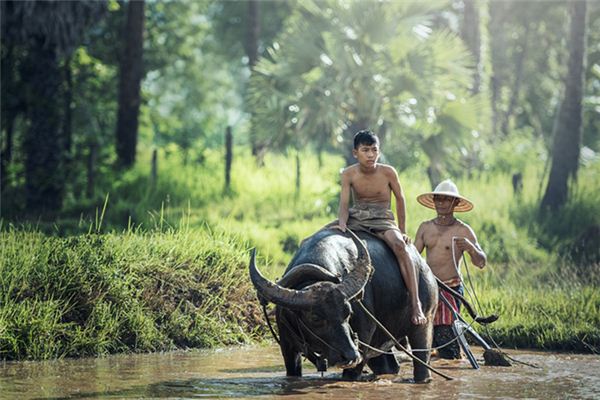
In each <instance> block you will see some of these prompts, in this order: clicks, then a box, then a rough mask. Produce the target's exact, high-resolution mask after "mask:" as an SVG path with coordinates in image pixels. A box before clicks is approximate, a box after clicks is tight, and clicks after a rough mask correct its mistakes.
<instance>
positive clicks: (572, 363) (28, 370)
mask: <svg viewBox="0 0 600 400" xmlns="http://www.w3.org/2000/svg"><path fill="white" fill-rule="evenodd" d="M473 350H474V353H475V355H476V356H477V358H478V359H479V358H482V351H481V349H479V348H473ZM509 354H510V355H511V356H513V357H514V358H516V359H517V360H520V361H523V362H527V363H530V364H535V365H536V366H537V367H538V368H532V367H530V366H526V365H522V364H515V365H514V366H512V367H490V366H484V365H483V360H481V364H482V367H481V369H479V370H474V369H472V368H471V367H470V364H469V363H468V361H466V360H465V361H446V360H434V361H433V362H432V365H433V366H434V367H436V368H439V369H440V370H442V371H443V372H445V373H447V374H448V375H451V376H452V377H454V378H455V380H453V381H446V380H444V379H443V378H441V377H439V376H437V375H433V382H431V383H429V384H424V385H419V384H414V383H412V382H411V377H412V363H411V362H408V361H406V362H403V363H402V365H401V371H400V374H399V375H384V376H379V377H377V379H375V380H372V381H368V380H366V379H365V381H360V382H344V381H340V380H339V379H340V377H341V372H340V370H338V369H330V370H329V371H328V372H326V373H325V374H324V376H323V377H321V374H320V373H317V372H316V371H315V368H314V367H313V366H312V364H310V363H306V364H304V373H305V375H304V377H302V378H286V377H285V369H284V367H283V360H282V358H281V356H280V354H279V351H278V348H277V347H276V346H248V347H234V348H225V349H217V350H201V351H185V352H184V351H179V352H170V353H155V354H143V355H114V356H107V357H101V358H85V359H65V360H55V361H44V362H4V363H0V398H1V399H17V400H25V399H63V398H64V399H122V398H125V399H133V398H157V399H165V398H177V399H186V398H194V399H197V398H238V399H239V398H252V399H254V398H256V399H275V398H280V399H286V400H293V399H303V400H312V399H330V398H335V399H388V398H389V399H392V398H393V399H402V398H418V399H458V398H460V399H469V398H471V399H483V398H488V399H489V398H504V399H523V398H528V399H567V398H569V399H593V398H595V399H598V398H600V357H599V356H597V355H582V354H556V353H549V352H524V351H509Z"/></svg>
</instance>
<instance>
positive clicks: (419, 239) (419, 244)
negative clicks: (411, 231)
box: [415, 222, 425, 254]
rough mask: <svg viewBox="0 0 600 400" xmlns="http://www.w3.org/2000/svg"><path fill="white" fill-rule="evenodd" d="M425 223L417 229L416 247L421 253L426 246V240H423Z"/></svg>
mask: <svg viewBox="0 0 600 400" xmlns="http://www.w3.org/2000/svg"><path fill="white" fill-rule="evenodd" d="M424 225H425V223H424V222H423V223H421V225H419V229H417V234H416V235H415V247H416V248H417V251H418V252H419V254H420V253H422V252H423V249H424V248H425V242H424V241H423V232H424V231H425V228H424Z"/></svg>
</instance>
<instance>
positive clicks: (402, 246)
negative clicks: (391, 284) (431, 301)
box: [379, 229, 427, 325]
mask: <svg viewBox="0 0 600 400" xmlns="http://www.w3.org/2000/svg"><path fill="white" fill-rule="evenodd" d="M379 236H380V237H381V238H382V239H383V240H384V241H385V242H386V243H387V244H388V246H390V248H391V249H392V251H393V252H394V254H395V255H396V258H397V259H398V265H399V266H400V273H401V274H402V278H404V282H405V283H406V288H407V289H408V294H409V297H410V302H411V307H412V313H411V321H412V323H413V324H415V325H423V324H425V323H427V317H425V314H424V313H423V309H422V308H421V301H420V300H419V284H418V282H417V272H416V270H415V266H414V264H413V262H412V260H411V259H410V256H409V255H408V252H407V251H406V243H404V239H403V238H402V235H401V233H400V231H398V230H395V229H390V230H387V231H385V232H384V233H383V234H382V235H381V234H380V235H379Z"/></svg>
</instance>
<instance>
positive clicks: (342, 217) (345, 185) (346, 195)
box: [338, 169, 350, 232]
mask: <svg viewBox="0 0 600 400" xmlns="http://www.w3.org/2000/svg"><path fill="white" fill-rule="evenodd" d="M349 205H350V171H348V169H345V170H344V171H342V190H341V192H340V205H339V211H338V221H339V226H340V229H341V230H342V231H344V232H345V231H346V224H347V223H348V207H349Z"/></svg>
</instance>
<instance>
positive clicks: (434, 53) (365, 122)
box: [248, 1, 478, 169]
mask: <svg viewBox="0 0 600 400" xmlns="http://www.w3.org/2000/svg"><path fill="white" fill-rule="evenodd" d="M434 11H436V8H435V7H434V3H431V2H428V3H427V4H423V3H421V2H389V3H386V2H378V3H373V2H360V1H357V2H349V3H348V2H338V1H327V2H318V3H317V2H312V1H307V2H302V4H301V5H300V6H299V7H298V8H297V9H296V10H295V12H294V14H293V15H291V16H290V18H289V19H288V21H287V23H286V26H285V27H284V30H283V33H282V34H281V35H280V36H279V37H278V38H277V39H276V42H275V43H274V44H273V46H272V47H271V48H270V51H269V57H266V58H263V59H262V60H261V61H259V63H258V64H257V65H256V67H255V68H254V72H253V75H252V77H251V81H250V90H249V96H248V100H249V103H250V106H251V108H252V109H253V111H254V115H253V121H252V122H253V129H254V130H255V131H256V132H260V133H262V136H261V138H260V140H262V141H263V142H264V143H265V144H266V145H268V146H269V147H270V148H272V149H280V148H284V147H286V146H288V145H290V144H292V143H293V144H295V145H296V146H298V145H305V144H307V143H315V142H317V143H327V142H328V143H331V144H335V143H340V142H341V143H343V144H344V150H343V151H344V153H345V155H346V158H347V161H348V162H351V161H352V158H351V157H349V154H350V151H349V150H350V141H351V137H352V135H353V134H354V132H356V131H357V130H358V129H364V128H371V129H373V130H375V131H377V132H379V133H380V134H381V135H382V136H384V137H385V141H386V144H385V146H386V148H387V147H388V145H389V146H390V149H391V148H395V147H400V146H403V147H406V141H410V142H412V143H413V144H416V145H418V146H421V147H422V148H423V149H424V150H425V149H426V151H425V153H426V154H427V155H428V156H429V158H430V161H431V163H432V164H434V163H437V159H441V158H442V157H441V156H440V154H441V153H442V152H443V149H444V147H445V146H447V145H448V139H452V140H451V142H452V143H457V144H459V145H461V137H464V135H465V133H466V132H469V131H470V130H472V129H475V128H476V126H477V118H476V110H477V105H478V99H477V98H476V97H475V98H471V97H470V95H469V92H468V89H469V87H470V85H471V79H470V77H471V76H472V73H471V67H472V65H471V64H472V61H471V60H472V58H471V56H470V55H469V53H468V51H467V50H466V48H465V46H464V45H463V44H462V42H461V40H460V39H459V38H458V37H456V35H453V34H451V33H449V32H446V31H440V32H434V31H433V30H432V29H431V28H430V26H431V21H432V17H433V13H434ZM384 127H385V132H384ZM386 132H387V133H386ZM435 168H437V169H439V168H441V167H440V166H435Z"/></svg>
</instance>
